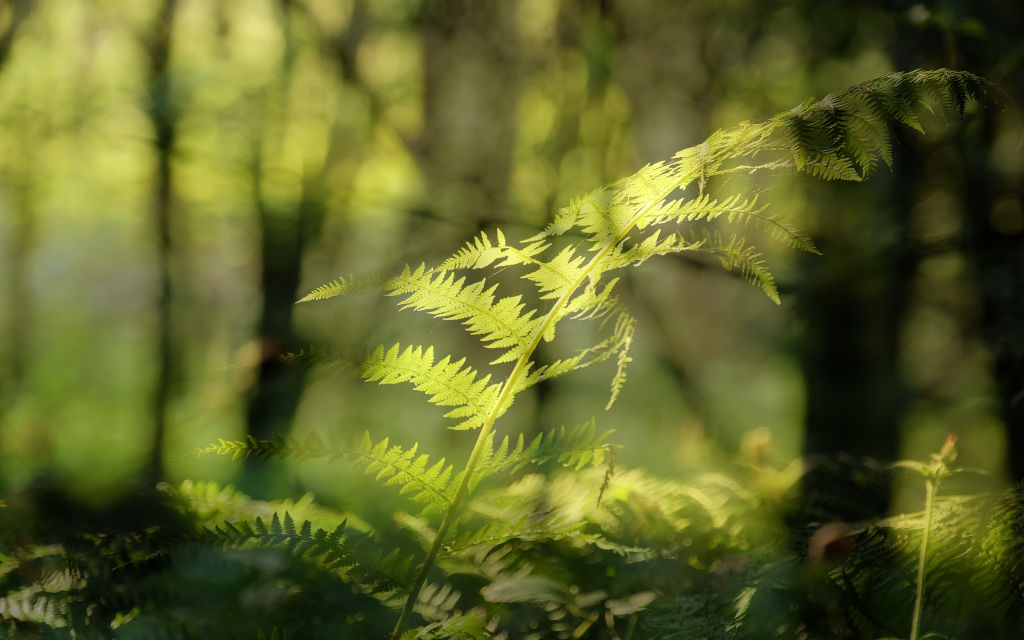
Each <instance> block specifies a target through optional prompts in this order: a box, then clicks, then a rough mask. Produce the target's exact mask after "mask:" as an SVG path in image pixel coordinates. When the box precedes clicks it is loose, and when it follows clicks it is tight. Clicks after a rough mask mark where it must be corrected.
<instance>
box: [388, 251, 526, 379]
mask: <svg viewBox="0 0 1024 640" xmlns="http://www.w3.org/2000/svg"><path fill="white" fill-rule="evenodd" d="M385 288H386V289H387V291H388V295H392V296H400V295H404V296H406V297H405V299H404V300H402V301H401V302H400V303H399V307H400V308H402V309H415V310H417V311H427V312H428V313H430V314H431V315H432V316H434V317H437V318H441V319H444V320H456V321H461V322H462V323H463V324H464V325H465V326H466V329H467V330H468V331H469V333H470V334H472V335H477V336H480V340H481V342H483V343H484V346H486V347H489V348H491V349H505V350H506V351H505V353H503V354H502V355H501V356H500V357H498V358H497V359H495V360H494V362H492V363H491V364H499V363H502V362H510V361H512V360H515V359H516V358H518V357H519V355H521V354H522V353H523V352H524V351H525V350H526V348H527V346H528V344H529V336H530V335H531V334H532V333H533V331H534V329H535V327H536V326H537V324H538V323H539V320H538V319H536V318H534V315H535V314H536V311H534V310H528V311H525V312H524V308H525V306H526V305H525V304H524V303H523V302H522V297H521V296H509V297H505V298H500V299H495V296H494V292H495V290H496V289H497V285H491V286H490V287H488V286H487V284H486V281H484V280H478V281H477V282H473V283H471V284H468V285H467V284H466V279H465V278H464V277H462V278H459V277H457V276H456V275H455V274H454V273H452V272H450V271H436V270H432V269H427V268H426V267H425V265H420V266H419V267H418V268H416V270H415V271H413V270H411V269H409V268H408V267H406V268H405V270H404V271H403V272H402V274H401V275H400V276H398V277H397V278H393V279H391V280H389V281H388V283H387V284H386V285H385Z"/></svg>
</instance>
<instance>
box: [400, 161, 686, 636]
mask: <svg viewBox="0 0 1024 640" xmlns="http://www.w3.org/2000/svg"><path fill="white" fill-rule="evenodd" d="M684 180H686V178H680V179H679V180H676V181H674V182H673V183H672V186H671V187H669V188H668V189H666V190H665V191H664V192H663V193H660V194H658V196H657V197H656V198H652V199H651V200H650V201H648V203H647V204H646V205H644V206H643V207H642V208H641V209H640V210H639V211H638V212H637V213H636V215H634V216H633V217H632V218H631V219H630V221H629V223H628V224H626V225H625V226H624V227H623V229H622V231H620V232H619V233H618V235H616V236H615V238H614V239H613V240H611V241H610V242H608V243H607V244H606V245H605V246H604V247H602V248H601V251H599V252H598V253H597V254H596V255H595V256H594V257H593V258H591V260H590V262H589V263H588V264H587V267H586V269H583V271H582V272H581V273H580V275H579V276H578V277H577V278H576V281H575V282H573V283H572V285H571V286H569V287H566V289H565V292H564V293H562V295H561V296H559V298H558V300H556V301H555V303H554V304H553V305H551V310H550V311H548V313H547V315H545V316H544V321H543V322H541V323H540V325H539V326H538V327H537V329H536V330H535V331H534V332H533V335H532V336H531V337H530V342H529V343H528V344H527V347H526V349H525V350H524V351H523V353H522V355H520V356H519V359H518V360H516V364H515V366H514V367H513V368H512V371H511V373H509V375H508V377H507V378H505V382H504V384H503V385H502V387H501V391H500V392H499V393H498V399H497V400H495V402H494V405H493V406H492V407H491V410H490V412H489V413H488V414H487V419H486V420H485V421H484V424H483V426H481V427H480V433H479V434H478V435H477V437H476V444H474V445H473V451H472V452H471V453H470V454H469V460H468V461H466V467H465V469H464V470H463V473H462V480H461V481H460V482H459V487H458V489H457V490H456V491H455V497H454V498H452V501H451V503H450V504H449V505H448V509H447V510H446V511H445V513H444V518H442V519H441V526H439V527H438V528H437V535H436V536H435V537H434V542H433V543H432V544H431V545H430V550H429V551H427V557H426V558H425V559H424V560H423V565H422V566H421V567H420V571H419V573H418V574H417V575H416V581H415V582H413V585H412V588H411V589H410V591H409V597H408V599H406V601H405V606H404V607H402V613H401V614H400V615H399V616H398V622H397V623H395V629H394V631H392V633H391V637H392V639H393V640H400V639H401V637H402V633H404V632H405V627H406V626H407V625H408V623H409V617H410V616H411V615H412V611H413V608H414V607H415V606H416V601H417V600H419V595H420V591H421V590H422V589H423V585H424V584H425V583H426V581H427V575H428V574H429V573H430V569H431V568H432V567H433V566H434V561H435V560H436V559H437V554H438V553H439V552H440V551H441V545H442V544H444V539H445V536H447V534H448V529H450V528H451V526H452V524H453V523H454V522H455V518H456V516H457V514H458V511H459V508H460V507H461V506H462V502H463V500H465V499H466V495H467V494H468V493H469V484H470V481H471V480H472V478H473V473H474V472H475V471H476V465H477V463H478V462H479V461H480V456H481V455H482V454H483V450H484V447H485V446H486V444H487V439H488V437H489V436H490V435H491V431H492V430H493V428H494V423H495V421H496V420H497V419H498V415H499V414H500V413H501V408H502V407H503V406H505V402H506V401H507V400H508V399H509V396H510V395H512V394H513V393H514V391H513V389H515V388H516V385H518V384H519V379H520V378H521V377H522V375H523V373H524V372H525V371H526V368H527V365H528V364H529V363H530V359H531V358H532V357H533V352H534V351H536V350H537V347H538V345H540V341H541V340H542V339H543V338H544V334H545V333H547V332H548V330H549V329H550V328H551V326H552V325H553V324H554V323H556V322H557V321H558V314H559V312H560V311H561V310H562V309H563V308H564V307H565V305H566V304H567V303H568V302H569V298H570V297H572V294H573V293H575V292H576V290H577V289H579V287H580V285H582V284H583V282H584V280H586V279H587V277H589V275H590V272H591V271H593V269H594V267H595V266H597V265H598V264H600V263H601V261H602V260H603V259H604V258H605V256H607V255H608V253H609V252H610V251H611V250H612V249H613V248H615V246H616V245H618V244H619V243H620V242H622V241H623V240H625V239H626V236H627V235H628V234H629V232H630V231H632V229H633V227H634V226H636V223H637V222H639V220H640V219H641V218H642V217H643V216H644V215H646V214H647V212H648V211H650V210H651V209H652V208H653V207H654V206H656V205H657V204H658V203H659V202H661V201H663V200H664V199H665V198H667V197H668V196H669V195H671V194H672V192H673V191H675V190H676V189H677V188H679V186H680V185H681V184H683V182H684Z"/></svg>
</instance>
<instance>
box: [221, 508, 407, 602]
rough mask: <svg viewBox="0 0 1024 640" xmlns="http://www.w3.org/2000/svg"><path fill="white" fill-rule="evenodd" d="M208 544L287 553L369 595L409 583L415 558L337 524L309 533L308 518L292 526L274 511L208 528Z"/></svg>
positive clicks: (393, 589) (385, 591)
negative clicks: (266, 516)
mask: <svg viewBox="0 0 1024 640" xmlns="http://www.w3.org/2000/svg"><path fill="white" fill-rule="evenodd" d="M205 537H206V538H207V541H208V542H214V543H216V544H218V545H220V546H221V547H222V548H248V547H252V546H257V547H275V548H281V549H285V550H287V551H288V552H289V553H290V554H292V555H294V556H296V557H299V558H303V559H307V560H310V559H312V560H315V561H316V562H317V563H318V564H319V565H320V566H322V567H324V568H325V569H328V570H331V571H338V572H339V573H341V574H342V575H343V576H345V577H347V578H348V579H350V580H351V581H352V582H353V583H355V584H356V585H357V586H358V587H360V588H361V589H363V590H365V591H366V592H368V593H388V592H393V591H396V590H398V589H402V588H406V587H408V585H409V584H411V582H412V580H413V575H414V569H415V564H414V561H415V556H413V555H411V554H403V553H402V552H401V551H400V550H399V549H392V550H390V551H387V550H385V549H382V548H381V547H380V545H379V544H378V543H377V541H376V540H375V539H374V538H373V537H372V536H371V535H369V534H366V533H362V532H353V531H351V530H349V529H348V528H347V526H346V522H341V523H340V524H339V525H338V526H337V527H335V528H334V529H333V530H332V531H327V530H325V529H322V528H318V529H316V530H315V531H314V530H313V526H312V524H311V523H310V522H309V521H308V520H307V521H305V522H303V523H302V524H300V525H298V526H296V523H295V520H294V519H292V517H291V515H290V514H288V513H287V512H285V514H284V518H281V517H280V515H279V514H277V513H274V514H273V516H272V518H271V520H270V523H269V524H268V523H266V522H264V521H263V518H259V517H257V518H256V519H255V520H252V521H248V520H243V521H240V522H224V523H222V524H219V525H217V526H214V527H211V528H209V529H207V534H206V536H205Z"/></svg>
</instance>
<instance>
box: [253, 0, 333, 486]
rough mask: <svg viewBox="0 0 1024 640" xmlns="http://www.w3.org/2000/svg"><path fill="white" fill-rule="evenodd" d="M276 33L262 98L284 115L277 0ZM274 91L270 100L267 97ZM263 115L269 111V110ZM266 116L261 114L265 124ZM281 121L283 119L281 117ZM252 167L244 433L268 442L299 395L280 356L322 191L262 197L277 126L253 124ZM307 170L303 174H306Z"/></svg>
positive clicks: (288, 57)
mask: <svg viewBox="0 0 1024 640" xmlns="http://www.w3.org/2000/svg"><path fill="white" fill-rule="evenodd" d="M279 2H280V6H279V7H278V8H279V11H280V16H281V31H282V33H283V35H284V49H283V52H282V58H281V70H280V77H279V80H278V82H277V86H276V87H272V88H271V89H270V92H268V94H267V100H268V101H273V100H277V101H278V102H279V104H278V108H279V110H280V112H281V114H286V113H287V108H286V107H287V102H288V93H289V89H290V86H291V82H292V75H293V72H294V66H295V57H296V44H295V38H294V34H293V14H292V10H293V2H292V0H279ZM274 91H276V92H277V94H276V95H274V94H273V93H272V92H274ZM268 111H271V112H272V111H274V110H273V109H269V110H268ZM268 117H269V116H268V115H267V114H266V113H265V114H264V120H266V119H267V118H268ZM282 117H284V116H282ZM256 126H257V129H258V134H257V138H256V139H255V140H254V148H253V157H252V165H251V167H250V172H251V176H252V183H251V185H252V199H253V207H254V209H255V211H256V214H257V220H258V222H259V226H258V228H259V237H260V254H259V255H260V290H261V291H262V293H263V302H262V305H261V306H260V319H259V328H258V331H259V337H258V339H257V340H258V342H257V347H258V362H259V364H258V367H259V371H258V373H257V378H256V382H255V387H254V388H253V389H252V392H251V395H250V398H249V403H248V408H247V412H246V416H247V422H248V431H249V434H250V435H252V436H253V437H256V438H261V439H268V438H270V437H271V436H272V435H273V434H274V433H279V434H282V435H283V434H285V433H286V432H287V431H288V428H289V427H290V425H291V421H292V418H293V417H294V414H295V410H296V408H297V407H298V401H299V394H300V393H301V391H302V382H303V379H304V378H305V369H304V368H303V367H302V366H301V365H300V366H285V364H284V363H283V362H282V360H281V356H282V355H283V354H285V353H288V352H289V351H294V350H297V342H298V338H297V336H296V335H295V330H294V328H293V326H292V307H293V305H294V304H295V300H296V298H297V296H296V292H297V290H298V283H299V269H300V266H301V261H302V253H303V249H304V247H305V243H306V235H305V234H304V233H303V231H302V229H303V228H304V227H307V226H308V224H303V221H304V219H306V218H308V217H310V216H312V217H314V218H319V217H322V215H323V201H322V198H320V197H319V196H320V193H321V190H319V189H311V187H312V184H311V179H312V178H311V175H310V174H309V173H308V172H307V174H306V175H304V176H303V186H302V193H301V196H300V200H299V202H297V203H293V204H289V205H286V206H284V207H275V206H274V205H272V204H270V203H269V202H268V201H267V200H266V199H265V198H264V195H263V175H264V171H265V169H264V165H265V164H266V157H267V155H268V153H271V152H272V151H271V149H273V148H275V147H276V145H275V142H276V141H275V140H274V139H272V138H273V137H274V136H278V135H283V134H282V132H281V131H280V130H278V128H276V127H270V126H265V123H257V125H256ZM307 171H308V169H307ZM247 467H248V470H247V476H248V478H247V480H246V484H247V489H248V490H250V491H264V490H266V488H267V487H268V486H269V485H268V482H269V479H268V478H263V477H259V476H260V473H259V472H260V470H261V469H262V468H263V465H262V464H261V462H260V461H258V460H255V459H250V460H248V461H247Z"/></svg>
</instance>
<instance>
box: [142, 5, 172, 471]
mask: <svg viewBox="0 0 1024 640" xmlns="http://www.w3.org/2000/svg"><path fill="white" fill-rule="evenodd" d="M177 7H178V1H177V0H161V2H160V4H159V7H158V10H157V12H156V16H155V17H154V19H153V23H152V25H151V27H150V31H149V33H148V34H146V36H145V37H144V38H143V42H144V44H145V49H146V55H147V62H148V76H147V85H146V91H147V109H146V113H147V115H148V116H149V121H150V125H151V127H152V129H153V153H154V162H155V167H154V172H153V185H152V195H151V205H150V206H151V215H152V218H153V231H154V234H155V239H156V263H157V287H156V291H157V295H156V362H157V365H156V367H157V370H156V379H155V380H154V385H153V395H152V400H151V407H152V412H153V445H152V448H151V449H150V456H149V466H148V474H149V476H150V477H151V478H152V479H158V478H160V477H161V476H162V474H163V453H164V438H165V436H166V433H167V413H168V411H167V409H168V403H169V401H170V398H171V393H172V386H173V381H174V374H175V362H174V359H175V349H174V322H173V304H172V266H171V265H172V261H173V255H172V253H173V226H174V225H173V215H174V174H173V154H174V145H175V141H176V139H177V135H178V106H177V104H176V101H175V95H174V92H173V87H172V75H171V69H170V63H171V52H172V43H173V35H174V19H175V14H176V12H177Z"/></svg>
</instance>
